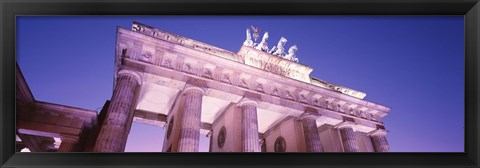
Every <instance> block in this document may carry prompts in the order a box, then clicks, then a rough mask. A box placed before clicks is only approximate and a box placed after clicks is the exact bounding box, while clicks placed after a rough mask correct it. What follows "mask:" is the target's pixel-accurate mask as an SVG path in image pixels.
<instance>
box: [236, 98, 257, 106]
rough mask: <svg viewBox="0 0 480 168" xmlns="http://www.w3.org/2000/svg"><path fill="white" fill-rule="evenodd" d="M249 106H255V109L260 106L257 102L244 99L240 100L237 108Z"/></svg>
mask: <svg viewBox="0 0 480 168" xmlns="http://www.w3.org/2000/svg"><path fill="white" fill-rule="evenodd" d="M247 104H250V105H254V106H255V107H257V106H258V102H257V101H255V100H252V99H249V98H243V99H242V100H240V102H238V104H237V106H240V107H241V106H243V105H247Z"/></svg>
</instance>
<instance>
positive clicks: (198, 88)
mask: <svg viewBox="0 0 480 168" xmlns="http://www.w3.org/2000/svg"><path fill="white" fill-rule="evenodd" d="M190 90H198V91H200V92H202V95H205V90H204V89H203V88H201V87H198V86H193V85H186V86H185V88H184V89H183V93H187V92H188V91H190Z"/></svg>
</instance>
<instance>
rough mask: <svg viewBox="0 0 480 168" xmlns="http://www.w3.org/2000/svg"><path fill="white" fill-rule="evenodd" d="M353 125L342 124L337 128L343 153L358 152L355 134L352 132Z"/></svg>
mask: <svg viewBox="0 0 480 168" xmlns="http://www.w3.org/2000/svg"><path fill="white" fill-rule="evenodd" d="M353 125H354V124H353V123H349V122H344V123H342V124H340V125H339V126H337V128H338V130H339V132H340V137H341V139H342V144H343V149H344V151H345V152H360V150H359V147H358V144H357V139H356V138H355V132H354V131H353Z"/></svg>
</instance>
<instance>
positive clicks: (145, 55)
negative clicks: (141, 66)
mask: <svg viewBox="0 0 480 168" xmlns="http://www.w3.org/2000/svg"><path fill="white" fill-rule="evenodd" d="M139 60H140V61H142V62H146V63H152V54H151V53H150V52H146V53H143V54H141V55H140V59H139Z"/></svg>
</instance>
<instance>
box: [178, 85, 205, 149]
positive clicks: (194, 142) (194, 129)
mask: <svg viewBox="0 0 480 168" xmlns="http://www.w3.org/2000/svg"><path fill="white" fill-rule="evenodd" d="M184 92H185V106H184V110H183V116H182V124H181V125H182V128H181V131H180V139H179V143H178V152H198V148H199V141H200V116H201V110H202V96H203V91H201V90H199V89H189V90H186V91H184Z"/></svg>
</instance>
